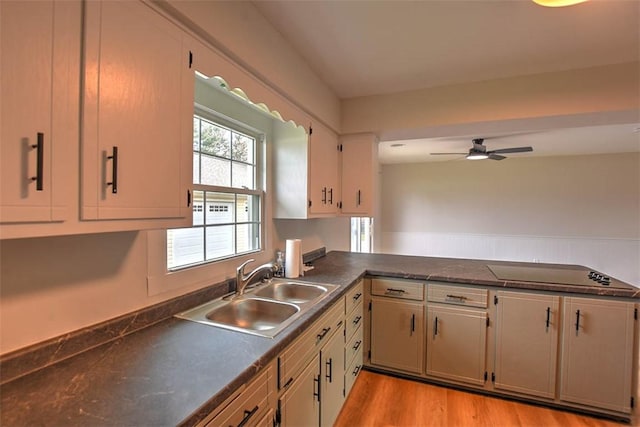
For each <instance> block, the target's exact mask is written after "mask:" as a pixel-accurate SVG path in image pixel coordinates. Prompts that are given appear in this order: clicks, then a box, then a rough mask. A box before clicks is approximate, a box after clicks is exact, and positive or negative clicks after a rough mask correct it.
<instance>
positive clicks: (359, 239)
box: [351, 217, 373, 253]
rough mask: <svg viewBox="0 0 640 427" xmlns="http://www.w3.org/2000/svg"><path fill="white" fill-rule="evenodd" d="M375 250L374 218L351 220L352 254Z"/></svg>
mask: <svg viewBox="0 0 640 427" xmlns="http://www.w3.org/2000/svg"><path fill="white" fill-rule="evenodd" d="M372 249H373V218H365V217H362V218H351V252H366V253H369V252H371V251H372Z"/></svg>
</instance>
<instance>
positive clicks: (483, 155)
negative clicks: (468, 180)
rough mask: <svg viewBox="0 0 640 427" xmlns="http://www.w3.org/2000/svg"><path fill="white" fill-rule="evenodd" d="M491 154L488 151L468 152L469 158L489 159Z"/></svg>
mask: <svg viewBox="0 0 640 427" xmlns="http://www.w3.org/2000/svg"><path fill="white" fill-rule="evenodd" d="M488 158H489V155H488V154H486V153H469V154H467V160H484V159H488Z"/></svg>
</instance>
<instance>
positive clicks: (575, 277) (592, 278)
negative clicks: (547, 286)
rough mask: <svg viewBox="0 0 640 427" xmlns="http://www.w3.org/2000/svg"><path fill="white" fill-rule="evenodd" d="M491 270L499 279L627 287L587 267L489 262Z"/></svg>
mask: <svg viewBox="0 0 640 427" xmlns="http://www.w3.org/2000/svg"><path fill="white" fill-rule="evenodd" d="M487 267H489V270H491V272H492V273H493V274H494V276H496V278H498V279H499V280H509V281H516V282H539V283H558V284H563V285H578V286H597V287H607V288H618V289H627V286H625V284H624V283H615V282H614V281H613V280H612V279H610V278H609V277H607V276H606V275H604V274H602V273H598V272H597V271H589V270H585V269H564V268H550V267H542V266H540V267H524V266H517V265H495V264H488V265H487Z"/></svg>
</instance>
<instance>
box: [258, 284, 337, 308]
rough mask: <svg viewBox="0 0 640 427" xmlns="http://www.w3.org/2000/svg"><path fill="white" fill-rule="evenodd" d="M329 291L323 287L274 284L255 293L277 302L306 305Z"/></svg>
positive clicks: (265, 286) (262, 287)
mask: <svg viewBox="0 0 640 427" xmlns="http://www.w3.org/2000/svg"><path fill="white" fill-rule="evenodd" d="M328 291H329V289H328V288H327V287H326V286H321V285H314V284H302V283H296V282H272V283H268V284H266V285H263V286H260V288H259V289H257V290H256V291H255V292H254V295H256V296H260V297H264V298H271V299H274V300H277V301H286V302H291V303H295V304H304V303H306V302H309V301H312V300H315V299H316V298H319V297H320V296H322V295H323V294H325V293H326V292H328Z"/></svg>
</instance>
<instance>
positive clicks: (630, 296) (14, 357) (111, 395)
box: [0, 252, 640, 425]
mask: <svg viewBox="0 0 640 427" xmlns="http://www.w3.org/2000/svg"><path fill="white" fill-rule="evenodd" d="M487 264H490V265H496V266H507V267H517V266H522V267H532V266H535V267H536V268H543V267H548V268H552V269H560V270H581V271H583V272H584V275H585V276H588V275H589V272H590V270H589V269H588V268H586V267H580V266H565V265H555V264H554V265H545V264H526V263H510V262H498V261H490V262H489V261H482V260H465V259H447V258H427V257H412V256H399V255H383V254H356V253H348V252H329V253H328V254H327V255H326V256H324V257H321V258H319V259H317V260H316V261H315V262H314V269H313V270H311V271H309V272H308V273H307V274H306V275H305V277H304V278H303V279H304V280H305V281H309V282H314V283H331V284H336V285H339V286H340V288H339V289H338V290H337V291H336V292H333V293H332V295H331V296H330V297H329V298H327V299H326V300H324V301H323V302H322V303H321V304H318V305H317V306H316V307H313V308H312V309H311V310H309V311H308V312H307V313H306V314H305V315H304V316H302V317H300V318H299V319H298V320H297V321H296V322H294V323H293V324H292V325H290V326H289V327H287V328H286V329H285V330H284V331H283V332H281V333H280V334H278V335H277V336H276V337H275V338H274V339H268V338H263V337H256V336H252V335H247V334H243V333H239V332H233V331H228V330H223V329H219V328H216V327H211V326H207V325H201V324H197V323H194V322H189V321H185V320H181V319H177V318H175V317H173V315H174V314H176V313H177V312H179V311H181V310H184V309H185V305H184V304H189V305H190V306H195V305H198V304H201V303H204V302H206V300H207V299H211V298H212V297H213V296H212V295H214V294H215V296H220V295H222V294H224V293H226V292H227V291H228V290H229V289H230V288H232V284H231V283H223V284H221V285H216V286H217V288H218V290H217V291H216V292H214V294H212V293H211V291H208V292H209V293H208V294H207V296H199V295H200V294H198V295H187V296H184V297H180V298H178V299H176V300H173V301H170V302H167V303H163V304H161V305H162V307H156V310H155V312H154V313H155V314H154V316H157V318H153V317H152V316H151V315H149V314H148V311H147V313H146V314H141V313H132V314H130V315H128V316H124V317H123V318H122V319H118V321H117V322H115V321H114V322H111V323H109V322H107V323H106V324H104V325H95V326H94V327H92V328H88V329H87V330H83V331H80V332H79V333H78V334H71V336H72V338H68V337H61V338H60V339H57V340H52V342H51V343H48V344H49V345H48V346H47V345H44V344H43V345H41V346H34V348H32V349H25V350H23V351H18V352H14V353H12V354H8V355H6V356H5V357H4V358H3V360H2V361H1V362H2V365H1V366H0V369H2V372H3V378H2V380H3V382H4V384H3V385H2V388H1V389H0V395H1V399H2V400H1V403H2V411H1V419H0V423H1V424H2V425H33V424H38V425H62V424H64V425H88V424H95V423H98V424H104V425H141V424H147V425H196V424H198V423H200V422H202V421H203V420H204V419H205V418H206V417H207V415H209V414H210V413H211V412H212V411H214V410H215V408H217V407H219V406H220V405H222V404H223V403H224V402H227V401H228V399H229V398H230V397H232V396H234V393H236V391H237V390H238V389H241V388H242V387H243V385H244V384H245V383H247V382H249V381H250V380H251V379H252V378H253V377H254V376H255V375H256V374H258V373H259V372H261V371H262V368H264V367H267V366H268V365H269V364H271V363H273V362H274V360H275V359H276V358H277V357H278V355H279V354H280V353H281V352H282V351H284V350H285V349H286V348H287V346H288V345H289V344H290V343H292V342H293V341H294V339H295V338H296V337H298V336H299V335H301V334H302V333H303V332H304V331H305V330H306V329H307V328H309V327H310V325H311V324H312V323H313V322H314V321H316V320H317V319H318V318H319V317H321V316H322V314H323V313H324V312H325V311H326V310H327V309H328V308H329V307H330V306H331V305H332V304H333V303H334V302H336V301H338V300H339V299H340V298H343V297H344V296H345V295H346V294H347V293H348V292H350V291H351V289H352V288H353V287H354V286H356V285H357V284H358V283H359V282H360V279H362V278H364V277H367V278H368V277H374V278H378V277H385V278H389V279H391V280H398V279H409V280H410V281H413V282H423V283H433V282H436V283H438V284H451V285H452V286H453V285H454V284H455V286H458V285H464V287H465V288H477V289H487V290H488V292H490V293H491V294H494V293H496V292H497V291H502V290H507V291H514V292H515V291H525V290H526V291H531V292H541V293H542V294H545V295H562V296H566V297H569V298H573V299H578V298H580V297H589V298H590V299H591V298H593V299H595V298H599V299H602V300H604V301H614V302H618V301H623V302H626V303H628V304H630V306H632V307H633V308H634V309H635V310H637V307H638V304H639V303H640V289H638V288H635V287H633V286H631V285H628V284H626V283H623V282H620V281H618V280H616V279H613V278H612V279H610V284H609V285H602V284H599V283H596V282H594V283H593V285H592V286H584V285H571V284H566V283H565V284H554V283H537V282H519V281H513V280H501V279H498V278H497V277H496V276H495V275H494V273H492V271H491V270H490V269H489V268H488V267H487ZM427 286H429V285H427ZM365 288H366V285H365ZM367 292H369V291H365V294H366V297H367V299H365V303H366V302H367V301H368V300H371V298H373V297H372V296H370V295H369V294H368V293H367ZM574 297H575V298H574ZM198 298H204V299H198ZM185 299H188V303H185V302H184V300H185ZM491 304H493V301H491ZM187 308H188V307H187ZM365 310H366V308H365ZM145 316H146V317H145ZM489 316H490V317H491V319H492V322H493V321H495V319H494V318H493V314H490V315H489ZM366 317H367V316H366V315H365V318H366ZM140 319H144V322H146V323H147V325H143V326H145V327H141V328H139V329H138V330H136V331H135V332H131V333H130V332H129V331H130V330H133V329H135V328H133V327H132V325H134V324H135V323H136V322H140V323H142V321H141V320H140ZM365 326H367V327H368V328H369V329H365V343H366V341H367V340H368V338H366V334H367V331H369V333H370V325H367V324H366V323H365ZM637 329H638V328H637V322H635V325H634V332H633V339H634V340H636V341H635V342H636V345H635V346H634V351H633V354H634V355H633V372H634V373H633V375H632V376H633V391H631V396H637V392H636V390H637V370H638V366H637V357H638V356H637V348H636V347H637V339H638V338H637V333H638V332H637ZM105 330H108V331H109V332H110V333H105ZM100 333H102V334H104V335H105V336H107V335H108V336H109V338H108V339H105V340H104V341H105V342H104V343H102V344H101V345H97V346H94V347H93V348H89V349H86V351H82V352H79V353H78V354H76V355H73V356H72V357H67V358H64V359H63V360H59V361H58V360H57V359H56V358H57V357H58V356H56V353H57V351H58V349H60V348H62V347H64V346H65V345H69V346H73V345H76V346H77V345H78V344H77V343H70V342H66V341H65V340H67V339H69V340H74V339H75V340H77V341H82V340H84V341H89V338H88V337H90V336H91V335H92V334H94V335H95V334H100ZM430 334H431V330H428V332H427V334H426V335H430ZM423 335H425V334H423ZM53 342H55V345H53V344H52V343H53ZM43 349H44V350H43ZM47 349H48V350H47ZM29 350H35V352H31V353H30V352H29ZM363 351H364V352H365V354H366V351H367V348H366V346H365V347H364V348H363ZM47 352H49V353H47ZM69 356H71V355H69ZM35 359H39V360H35ZM487 360H489V359H488V358H487ZM18 364H21V365H22V366H25V365H27V366H29V367H30V369H29V370H30V371H31V372H29V371H25V372H19V369H17V368H16V365H18ZM38 364H40V366H38ZM365 364H367V362H366V356H365ZM383 370H384V369H383ZM488 370H489V371H491V368H489V367H488ZM7 374H9V375H12V376H13V378H9V377H7ZM456 384H457V383H456ZM236 394H237V393H236ZM520 397H521V396H520ZM548 403H550V404H553V402H552V401H549V402H548ZM594 411H595V409H594ZM604 413H605V414H608V415H609V416H614V417H617V418H618V419H624V418H625V416H624V414H623V413H619V412H615V411H614V412H611V411H609V412H607V410H605V411H604ZM627 415H629V416H633V414H627Z"/></svg>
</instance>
